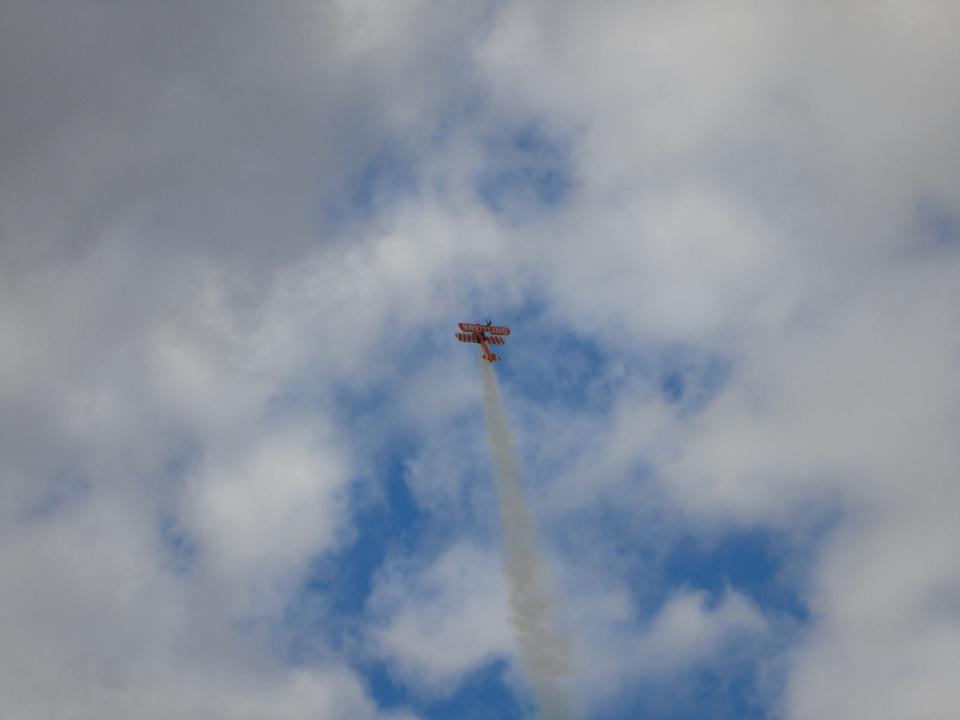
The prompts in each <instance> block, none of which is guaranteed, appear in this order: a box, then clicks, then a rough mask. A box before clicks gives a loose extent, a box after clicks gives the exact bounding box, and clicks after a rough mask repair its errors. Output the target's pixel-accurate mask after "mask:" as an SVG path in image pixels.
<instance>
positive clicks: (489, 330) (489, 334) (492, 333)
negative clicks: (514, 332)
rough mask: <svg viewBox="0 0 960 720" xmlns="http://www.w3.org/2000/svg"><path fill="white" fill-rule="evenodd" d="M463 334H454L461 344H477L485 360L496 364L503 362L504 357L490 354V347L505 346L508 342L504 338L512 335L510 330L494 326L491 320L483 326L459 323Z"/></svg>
mask: <svg viewBox="0 0 960 720" xmlns="http://www.w3.org/2000/svg"><path fill="white" fill-rule="evenodd" d="M459 326H460V330H462V332H458V333H454V337H456V338H457V340H459V341H460V342H466V343H477V344H478V345H479V346H480V347H481V348H483V359H484V360H486V361H487V362H496V361H497V360H503V358H502V357H500V356H499V355H496V354H494V353H492V352H490V348H489V347H487V346H488V345H503V344H504V342H506V341H505V340H504V339H503V338H504V337H505V336H507V335H509V334H510V328H508V327H503V326H502V325H494V324H493V323H491V322H490V321H489V320H488V321H487V322H486V323H484V324H483V325H477V324H474V323H459Z"/></svg>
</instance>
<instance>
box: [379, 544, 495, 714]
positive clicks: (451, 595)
mask: <svg viewBox="0 0 960 720" xmlns="http://www.w3.org/2000/svg"><path fill="white" fill-rule="evenodd" d="M370 611H371V612H372V616H373V618H374V628H373V632H372V637H371V640H372V642H373V644H374V645H375V647H376V648H377V651H378V652H379V653H380V654H381V655H382V656H384V657H386V658H387V659H388V660H389V661H390V663H391V667H393V668H394V669H395V671H396V672H397V673H398V674H399V675H400V677H402V678H403V679H404V680H405V681H406V682H408V683H410V684H411V685H413V686H414V687H416V688H418V689H419V690H421V691H422V692H424V693H428V694H431V695H441V696H442V695H446V694H449V693H451V692H452V691H453V690H454V689H455V688H456V687H457V686H458V684H459V682H460V681H461V680H462V678H463V676H464V675H465V674H467V673H469V672H470V671H472V670H476V669H479V668H480V667H481V666H482V665H484V664H485V663H488V662H492V661H494V660H497V659H500V658H504V657H507V656H509V655H511V654H512V653H513V649H514V648H513V640H512V637H511V631H510V625H509V621H508V603H507V590H506V585H505V581H504V578H503V574H502V569H501V564H500V561H499V559H498V558H497V556H496V555H495V554H493V553H491V552H490V551H489V550H482V549H480V548H478V547H476V546H472V545H469V544H465V543H461V544H458V545H455V546H453V547H450V548H449V549H447V550H446V551H445V552H444V553H443V555H441V556H440V557H439V558H438V559H437V560H436V561H435V562H433V563H432V564H431V565H429V566H428V567H426V568H424V569H420V570H418V571H412V570H411V568H409V567H406V566H405V565H404V564H403V563H398V564H397V565H395V566H394V567H392V568H390V569H389V570H388V571H387V573H386V574H383V575H381V577H380V578H379V579H378V582H377V586H376V589H375V591H374V595H373V597H372V600H371V606H370Z"/></svg>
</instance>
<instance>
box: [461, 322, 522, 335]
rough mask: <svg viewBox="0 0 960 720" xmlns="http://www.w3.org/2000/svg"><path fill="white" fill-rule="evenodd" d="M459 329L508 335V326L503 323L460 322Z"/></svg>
mask: <svg viewBox="0 0 960 720" xmlns="http://www.w3.org/2000/svg"><path fill="white" fill-rule="evenodd" d="M460 329H461V330H463V331H464V332H474V333H479V332H482V333H490V334H491V335H509V334H510V328H508V327H504V326H503V325H477V324H475V323H460Z"/></svg>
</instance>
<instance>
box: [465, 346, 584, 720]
mask: <svg viewBox="0 0 960 720" xmlns="http://www.w3.org/2000/svg"><path fill="white" fill-rule="evenodd" d="M481 365H482V366H483V404H484V408H485V410H486V417H487V433H488V434H489V436H490V444H491V446H492V448H493V456H494V463H495V465H496V478H497V495H498V497H499V501H500V516H501V520H502V524H503V539H504V546H505V550H506V571H507V580H508V583H509V588H510V611H511V612H510V618H511V623H512V624H513V628H514V632H516V636H517V644H518V646H519V651H520V662H521V664H522V666H523V669H524V671H525V672H526V674H527V676H528V678H529V680H530V682H531V683H532V684H533V689H534V693H535V695H536V701H537V705H538V706H539V709H540V717H541V718H543V720H566V719H567V718H569V717H570V710H569V705H568V703H567V701H566V698H565V697H564V693H563V692H562V690H561V687H560V677H561V675H563V674H564V673H565V672H566V665H567V657H566V647H565V645H564V644H563V642H562V641H561V640H560V639H559V638H558V637H557V636H556V635H554V634H553V633H552V632H551V630H550V625H549V610H550V605H551V603H550V592H549V586H548V582H547V577H546V572H545V566H544V562H543V559H542V558H541V556H540V550H539V547H538V541H537V535H536V530H535V529H534V526H533V523H532V522H531V518H530V513H529V511H528V510H527V506H526V504H525V502H524V499H523V492H522V491H521V488H520V471H519V466H518V464H517V460H516V457H515V456H514V454H513V448H512V443H511V441H510V431H509V429H508V427H507V421H506V417H505V416H504V413H503V403H502V401H501V398H500V389H499V387H498V385H497V377H496V375H495V374H494V371H493V365H492V363H489V362H485V361H481Z"/></svg>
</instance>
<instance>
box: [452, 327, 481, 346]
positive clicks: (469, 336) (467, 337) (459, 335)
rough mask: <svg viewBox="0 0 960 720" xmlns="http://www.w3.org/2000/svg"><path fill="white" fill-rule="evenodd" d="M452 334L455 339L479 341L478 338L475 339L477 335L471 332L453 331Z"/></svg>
mask: <svg viewBox="0 0 960 720" xmlns="http://www.w3.org/2000/svg"><path fill="white" fill-rule="evenodd" d="M462 324H463V323H461V325H462ZM453 336H454V337H455V338H457V340H459V341H460V342H472V343H479V342H480V341H479V340H477V336H476V335H474V334H473V333H454V334H453Z"/></svg>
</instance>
